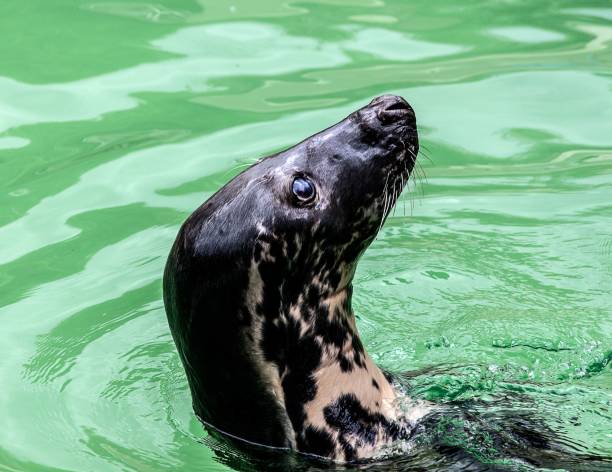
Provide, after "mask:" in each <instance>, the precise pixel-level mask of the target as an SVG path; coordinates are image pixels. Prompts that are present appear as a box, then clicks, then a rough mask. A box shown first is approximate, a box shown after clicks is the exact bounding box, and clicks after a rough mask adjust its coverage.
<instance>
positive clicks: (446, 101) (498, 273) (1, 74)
mask: <svg viewBox="0 0 612 472" xmlns="http://www.w3.org/2000/svg"><path fill="white" fill-rule="evenodd" d="M0 12H1V13H2V14H3V17H5V18H10V21H8V22H5V24H4V26H3V29H2V30H0V35H1V36H2V38H3V39H4V41H2V42H0V52H1V53H2V57H3V66H2V68H1V70H0V176H2V178H1V179H0V208H1V209H2V211H1V212H0V242H1V244H0V326H2V328H1V329H0V350H1V352H2V353H3V356H2V362H0V379H1V382H2V388H1V389H0V415H1V417H2V428H0V469H7V470H32V471H34V470H37V471H38V470H79V471H80V470H100V471H106V470H109V471H115V470H137V471H142V470H167V469H185V470H195V469H198V470H228V466H229V467H233V468H238V469H246V470H251V469H253V468H254V469H257V468H258V467H259V468H261V464H264V465H265V467H268V469H266V470H270V469H269V468H270V467H271V464H272V463H275V464H276V465H277V468H279V470H286V468H287V467H288V466H291V467H293V468H295V469H300V468H301V469H304V468H309V469H311V470H313V469H314V470H316V469H318V468H321V469H322V468H324V464H319V463H311V462H304V460H303V459H302V458H298V457H295V456H282V457H280V456H276V457H275V458H274V459H273V461H272V460H271V459H270V458H269V457H265V458H264V459H262V460H263V462H258V460H259V459H258V457H259V456H258V454H254V455H252V456H245V455H244V454H241V453H239V452H238V451H237V450H236V449H234V448H231V447H228V446H227V445H226V444H224V443H223V442H219V441H217V440H215V439H214V438H213V437H211V436H209V435H208V434H207V433H206V432H205V431H204V429H203V428H202V427H201V425H200V424H199V423H198V422H197V420H196V419H195V418H194V416H193V413H192V411H191V406H190V398H189V393H188V388H187V383H186V380H185V378H184V374H183V371H182V368H181V366H180V362H179V360H178V357H177V354H176V351H175V349H174V346H173V344H172V340H171V337H170V335H169V332H168V328H167V324H166V321H165V314H164V311H163V306H162V302H161V287H160V280H161V273H162V269H163V264H164V262H165V257H166V255H167V252H168V249H169V246H170V244H171V242H172V240H173V238H174V235H175V234H176V231H177V228H178V225H179V224H180V223H181V221H182V220H183V219H184V218H185V217H186V216H187V215H188V214H189V212H190V211H191V210H192V209H194V208H195V207H196V206H197V205H198V204H199V203H200V202H201V201H203V200H204V199H205V198H207V197H208V196H210V195H211V194H212V193H213V192H214V191H215V190H217V189H218V188H219V187H220V186H221V185H223V183H225V182H226V181H228V180H229V179H230V178H231V177H232V176H233V175H235V174H236V173H238V172H239V171H240V170H241V169H243V168H244V166H245V165H247V164H248V163H250V162H253V161H254V160H255V159H256V158H257V157H259V156H262V155H266V154H269V153H271V152H274V151H277V150H279V149H282V148H283V147H286V146H289V145H291V144H293V143H295V142H297V141H299V140H301V139H303V138H304V137H306V136H308V135H309V134H312V133H314V132H316V131H318V130H319V129H321V128H323V127H324V126H327V125H329V124H331V123H334V122H335V121H337V120H338V119H340V118H342V117H343V116H344V115H346V114H347V113H348V112H350V111H351V110H353V109H355V108H357V107H358V106H361V105H362V104H364V103H366V102H368V101H369V100H370V99H371V97H372V96H374V95H378V94H381V93H387V92H393V93H400V94H402V95H404V96H405V97H406V98H407V99H408V100H409V101H410V102H411V103H412V104H413V105H414V108H415V109H416V112H417V116H418V120H419V126H420V129H421V136H422V140H423V144H424V149H423V153H424V155H422V156H421V165H422V166H423V169H424V171H425V174H426V178H420V179H415V184H416V187H414V186H413V187H412V191H411V192H406V193H405V195H404V196H403V197H402V199H401V201H400V202H399V205H398V207H397V209H396V211H395V213H394V215H392V216H391V217H390V218H389V220H388V221H387V223H386V225H385V228H384V229H383V231H382V233H381V235H380V237H379V238H378V240H377V241H376V242H375V243H374V244H373V246H372V247H371V248H370V250H369V251H368V252H367V253H366V254H365V256H364V258H363V260H362V262H361V265H360V267H359V270H358V274H357V278H356V288H355V305H356V311H357V313H358V317H359V319H358V323H359V328H360V330H361V332H362V335H363V338H364V341H365V343H366V345H367V346H368V349H369V351H370V352H371V354H372V356H373V357H374V358H375V359H376V360H377V362H379V363H380V364H381V365H382V366H384V367H385V368H386V369H389V370H390V371H393V372H406V371H408V372H412V374H411V376H410V378H409V379H407V383H408V384H409V386H410V389H411V393H412V394H414V395H415V396H416V397H418V398H422V399H426V400H429V401H434V402H436V403H437V404H439V405H441V406H442V409H443V411H444V412H445V414H444V415H443V419H444V420H445V421H447V423H445V424H451V426H453V425H454V426H453V428H454V429H452V428H451V429H450V430H441V431H440V430H436V429H435V428H434V429H430V430H428V432H427V433H423V435H422V436H421V437H422V438H430V439H431V441H429V442H427V441H424V440H423V441H422V442H421V443H420V448H417V449H415V452H414V453H413V454H412V455H410V456H409V457H404V458H402V459H401V460H398V459H394V460H393V461H392V462H386V463H383V464H378V465H371V464H370V465H367V466H362V468H366V469H370V470H377V468H378V470H389V468H390V467H395V468H396V469H397V470H410V469H411V468H412V469H418V468H421V469H423V468H425V469H428V470H436V468H437V469H439V470H446V469H448V468H449V467H451V465H452V466H453V467H454V468H455V469H460V468H462V467H463V468H464V469H470V468H471V470H488V469H491V468H494V467H502V466H504V464H505V466H506V467H510V469H509V470H521V469H520V467H523V466H524V465H520V464H519V463H518V462H517V461H518V459H517V458H518V457H523V459H524V460H527V459H528V456H529V454H528V452H529V451H528V450H526V449H523V450H519V449H520V448H519V449H517V448H516V447H514V446H512V447H511V443H512V441H506V440H505V439H508V438H507V437H504V438H505V439H504V438H502V439H503V440H501V439H499V436H495V434H497V433H495V434H494V432H491V429H490V428H492V427H493V426H492V425H495V424H497V425H500V428H498V430H501V433H504V431H506V430H507V429H508V428H506V426H508V425H509V424H510V423H511V422H510V418H519V417H521V414H523V415H525V416H526V418H527V420H529V421H530V422H529V425H535V427H534V429H535V430H536V431H537V432H538V433H539V434H542V435H549V433H550V436H551V440H555V441H557V440H558V441H559V442H560V443H561V445H562V446H563V447H564V448H566V450H567V451H569V453H570V457H568V456H563V457H557V458H556V459H555V460H557V462H554V460H553V459H550V461H549V462H541V463H540V464H541V465H543V466H546V467H547V466H550V467H553V466H555V467H557V466H558V467H564V468H566V469H568V470H580V467H581V465H580V464H572V461H580V460H583V459H585V458H586V457H587V456H588V455H600V456H608V457H610V456H612V449H611V448H610V436H609V429H610V428H609V425H610V420H611V419H612V417H611V416H610V410H609V405H610V399H611V398H610V385H612V382H611V379H610V360H611V352H612V351H611V348H610V343H609V339H611V338H612V325H611V324H610V306H611V305H612V295H611V292H610V287H612V251H611V250H610V247H611V241H612V238H611V236H610V218H611V217H612V204H611V200H610V195H611V194H612V133H611V132H610V129H611V128H610V123H612V82H611V75H612V54H610V44H611V43H612V23H611V21H612V9H610V8H609V5H608V4H607V3H604V2H600V1H591V2H588V3H586V4H581V5H580V6H579V7H577V6H576V4H575V3H573V2H569V1H562V2H561V3H559V2H557V3H554V4H545V5H540V4H538V5H536V4H532V3H525V4H523V3H520V2H501V3H500V2H498V3H495V2H485V1H481V0H475V1H473V2H467V3H466V2H464V3H463V4H461V5H460V4H457V3H456V2H455V3H453V2H450V1H446V0H445V1H442V2H436V3H435V4H431V2H425V1H423V0H419V1H417V2H411V3H410V4H407V3H406V2H401V1H395V0H391V1H386V2H379V1H373V0H350V1H347V2H338V1H334V0H313V1H307V2H294V1H288V2H284V3H278V2H268V1H265V2H252V1H246V0H244V1H242V0H239V1H238V0H237V1H233V2H230V3H226V2H212V1H208V0H199V1H193V0H174V1H172V2H169V1H166V0H161V1H160V2H155V3H148V2H139V1H134V2H94V1H88V0H79V1H67V0H66V1H65V0H59V1H56V2H52V4H51V3H50V2H21V3H19V4H17V3H15V2H8V3H6V4H3V5H1V6H0ZM24 32H27V34H25V33H24ZM425 154H426V155H427V156H428V157H426V156H425ZM466 415H468V416H466ZM466 418H467V419H466ZM453 421H454V423H453ZM449 422H450V423H449ZM467 423H469V426H470V427H469V428H467V429H466V428H464V426H465V425H466V424H467ZM515 423H516V422H515ZM436 424H440V422H438V423H436ZM474 425H475V426H474ZM487 428H488V429H487ZM436 431H437V432H436ZM466 431H467V432H466ZM501 433H500V434H501ZM523 433H524V435H525V436H526V437H527V438H528V439H529V437H530V436H529V434H527V433H525V431H523ZM487 434H488V436H487V438H485V437H484V436H483V435H485V436H486V435H487ZM502 436H503V434H502ZM518 436H521V435H520V434H518ZM496 437H497V439H498V440H499V441H498V442H497V443H495V444H494V446H495V447H494V449H495V450H496V451H502V453H500V454H497V455H495V454H493V455H491V454H489V452H490V451H489V450H488V449H487V447H488V445H491V444H493V443H490V442H487V441H493V442H495V438H496ZM547 437H548V436H547ZM531 439H532V440H535V439H534V437H531ZM453 441H454V442H453ZM500 441H501V442H500ZM509 444H510V445H509ZM532 445H533V444H532ZM513 447H514V448H513ZM504 448H505V449H504ZM527 449H528V448H527ZM536 449H537V447H536ZM483 451H484V452H483ZM487 451H488V452H487ZM487 454H489V455H487ZM572 455H573V456H572ZM500 461H501V462H500ZM504 461H506V462H504ZM508 461H510V462H508ZM564 461H565V462H564ZM258 464H259V465H258ZM547 464H548V465H547ZM555 464H556V465H555ZM563 464H565V465H563ZM588 464H589V465H588V466H584V467H585V468H584V469H583V470H597V469H596V467H599V465H597V464H596V463H588ZM283 467H284V469H283ZM512 467H514V469H512ZM524 467H527V466H524ZM550 467H549V468H550ZM589 467H591V468H589ZM602 467H604V468H605V465H603V466H602ZM249 468H250V469H249ZM517 468H518V469H517ZM527 470H529V469H527ZM602 470H604V469H602Z"/></svg>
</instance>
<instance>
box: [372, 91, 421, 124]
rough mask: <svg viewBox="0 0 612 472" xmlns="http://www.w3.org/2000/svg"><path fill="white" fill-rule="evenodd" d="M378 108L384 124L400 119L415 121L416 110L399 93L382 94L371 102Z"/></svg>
mask: <svg viewBox="0 0 612 472" xmlns="http://www.w3.org/2000/svg"><path fill="white" fill-rule="evenodd" d="M370 106H371V107H373V108H375V109H376V116H378V119H379V120H380V122H381V123H382V124H383V125H390V124H392V123H395V122H398V121H409V120H410V121H414V110H413V109H412V107H411V106H410V105H409V104H408V102H407V101H406V100H404V99H403V98H402V97H400V96H398V95H381V96H380V97H376V98H375V99H374V100H372V102H371V103H370Z"/></svg>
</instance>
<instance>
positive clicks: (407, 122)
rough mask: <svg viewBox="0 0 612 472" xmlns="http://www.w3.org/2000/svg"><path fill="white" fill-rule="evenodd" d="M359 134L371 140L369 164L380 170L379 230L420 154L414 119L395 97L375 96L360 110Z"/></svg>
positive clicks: (410, 112)
mask: <svg viewBox="0 0 612 472" xmlns="http://www.w3.org/2000/svg"><path fill="white" fill-rule="evenodd" d="M359 114H360V116H359V118H360V120H361V126H362V131H364V133H365V135H366V136H371V137H372V142H374V143H376V144H374V148H375V149H376V152H375V153H374V154H370V155H371V156H372V157H373V159H372V161H371V163H372V164H374V165H375V167H377V168H378V169H380V170H381V171H382V177H383V179H384V185H380V186H379V187H378V192H377V193H379V196H378V198H377V199H376V207H377V208H378V212H377V213H378V214H379V218H380V225H379V226H378V230H380V228H381V227H382V225H383V224H384V222H385V220H386V219H387V217H388V216H389V213H390V212H391V210H392V209H393V208H394V206H395V204H396V202H397V200H398V198H399V196H400V194H401V193H402V191H403V190H404V187H405V186H406V184H407V183H408V181H409V179H410V176H411V175H412V171H413V169H414V167H415V164H416V160H417V155H418V152H419V139H418V133H417V126H416V117H415V113H414V110H413V109H412V107H411V106H410V104H409V103H408V102H407V101H406V100H405V99H404V98H402V97H400V96H397V95H382V96H380V97H376V98H375V99H374V100H372V101H371V102H370V104H369V105H367V106H366V107H364V108H362V109H361V110H360V111H359Z"/></svg>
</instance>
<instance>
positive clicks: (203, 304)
mask: <svg viewBox="0 0 612 472" xmlns="http://www.w3.org/2000/svg"><path fill="white" fill-rule="evenodd" d="M417 153H418V137H417V130H416V119H415V115H414V112H413V110H412V108H411V107H410V105H409V104H408V103H407V102H406V101H405V100H404V99H403V98H401V97H397V96H392V95H385V96H381V97H378V98H376V99H374V100H373V101H372V102H371V103H370V104H369V105H367V106H365V107H364V108H361V109H360V110H357V111H356V112H354V113H352V114H351V115H349V116H348V117H347V118H345V119H344V120H342V121H341V122H339V123H337V124H336V125H334V126H332V127H331V128H328V129H326V130H324V131H322V132H320V133H318V134H315V135H314V136H311V137H310V138H308V139H306V140H304V141H302V142H301V143H299V144H297V145H296V146H294V147H292V148H290V149H287V150H286V151H283V152H280V153H278V154H275V155H272V156H269V157H266V158H264V159H262V160H260V161H258V162H257V163H256V164H254V165H253V166H251V167H250V168H249V169H247V170H246V171H244V172H243V173H241V174H240V175H238V176H237V177H235V178H234V179H233V180H232V181H230V182H229V183H228V184H227V185H225V186H224V187H223V188H221V189H220V190H219V191H218V192H217V193H216V194H214V195H213V196H212V197H211V198H210V199H209V200H208V201H206V202H205V203H204V204H203V205H202V206H201V207H200V208H198V209H197V210H196V211H195V212H194V213H193V214H192V215H191V216H190V217H189V218H188V219H187V221H186V222H185V223H184V224H183V226H182V227H181V229H180V232H179V234H178V236H177V238H176V241H175V243H174V246H173V247H172V250H171V253H170V256H169V258H168V262H167V265H166V270H165V274H164V302H165V306H166V312H167V315H168V320H169V324H170V328H171V331H172V335H173V338H174V341H175V343H176V346H177V348H178V352H179V354H180V357H181V360H182V362H183V365H184V367H185V371H186V373H187V378H188V381H189V386H190V389H191V394H192V398H193V407H194V410H195V412H196V414H197V415H198V416H199V417H200V418H201V419H202V420H203V421H204V422H205V423H206V424H208V425H211V426H213V427H214V428H216V429H218V430H220V431H222V432H225V433H228V434H230V435H233V436H235V437H238V438H241V439H244V440H246V441H250V442H253V443H258V444H262V445H267V446H273V447H285V448H290V449H293V450H296V451H300V452H304V453H310V454H315V455H317V456H322V457H326V458H330V459H332V460H335V461H353V460H357V459H362V458H367V457H371V456H373V455H374V454H376V452H377V450H379V449H380V448H381V447H382V446H385V445H388V444H390V443H392V442H393V441H395V440H398V439H401V438H406V437H409V435H410V434H411V429H412V425H413V424H412V420H411V419H410V418H408V417H406V416H405V414H404V413H402V412H401V411H400V410H399V408H398V407H397V405H396V402H395V399H396V397H397V396H398V393H397V392H396V391H395V390H394V388H393V387H392V385H391V384H390V382H389V380H388V379H387V378H386V377H385V375H384V374H383V372H382V371H381V370H380V369H379V368H378V367H377V366H376V365H375V364H374V363H373V361H372V360H371V358H370V357H369V356H368V354H367V352H366V351H365V349H364V347H363V345H362V343H361V341H360V338H359V335H358V332H357V328H356V325H355V317H354V314H353V310H352V308H351V294H352V280H353V274H354V273H355V268H356V265H357V262H358V259H359V257H360V255H361V254H362V253H363V251H364V250H365V249H366V248H367V247H368V245H369V244H370V243H371V242H372V241H373V239H374V238H375V236H376V234H377V232H378V230H379V229H380V227H381V225H382V224H383V222H384V220H385V218H386V216H387V215H388V213H389V211H390V210H391V208H392V207H393V205H394V203H395V201H396V199H397V197H398V195H399V193H400V192H401V190H402V188H403V186H404V184H405V183H406V182H407V180H408V177H409V175H410V173H411V171H412V168H413V166H414V163H415V160H416V156H417Z"/></svg>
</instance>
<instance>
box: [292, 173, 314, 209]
mask: <svg viewBox="0 0 612 472" xmlns="http://www.w3.org/2000/svg"><path fill="white" fill-rule="evenodd" d="M291 191H292V192H293V195H295V197H296V198H297V199H298V200H299V201H300V202H302V203H308V202H311V201H312V200H314V197H315V187H314V185H313V184H312V182H311V181H310V180H308V179H307V178H306V177H296V178H295V179H293V184H291Z"/></svg>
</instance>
